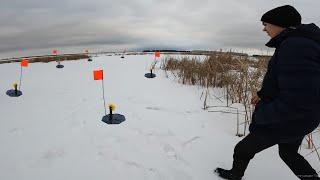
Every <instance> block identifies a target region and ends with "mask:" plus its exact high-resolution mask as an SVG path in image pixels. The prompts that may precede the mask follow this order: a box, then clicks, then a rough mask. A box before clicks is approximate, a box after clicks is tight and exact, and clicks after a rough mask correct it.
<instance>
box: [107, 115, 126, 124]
mask: <svg viewBox="0 0 320 180" xmlns="http://www.w3.org/2000/svg"><path fill="white" fill-rule="evenodd" d="M125 120H126V118H125V117H124V115H121V114H112V117H110V114H108V115H106V116H103V118H102V121H103V122H105V123H107V124H120V123H122V122H123V121H125Z"/></svg>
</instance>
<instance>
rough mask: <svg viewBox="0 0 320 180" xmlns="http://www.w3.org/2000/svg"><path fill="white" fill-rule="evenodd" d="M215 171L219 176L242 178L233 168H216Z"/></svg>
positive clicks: (230, 179) (234, 179)
mask: <svg viewBox="0 0 320 180" xmlns="http://www.w3.org/2000/svg"><path fill="white" fill-rule="evenodd" d="M214 172H215V173H217V174H218V176H219V177H221V178H223V179H227V180H241V177H237V176H235V175H233V174H232V170H226V169H222V168H217V169H215V170H214Z"/></svg>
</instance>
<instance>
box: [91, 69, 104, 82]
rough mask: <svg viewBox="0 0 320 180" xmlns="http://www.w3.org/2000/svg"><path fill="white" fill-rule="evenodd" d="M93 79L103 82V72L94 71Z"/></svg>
mask: <svg viewBox="0 0 320 180" xmlns="http://www.w3.org/2000/svg"><path fill="white" fill-rule="evenodd" d="M93 79H94V80H102V79H103V70H96V71H93Z"/></svg>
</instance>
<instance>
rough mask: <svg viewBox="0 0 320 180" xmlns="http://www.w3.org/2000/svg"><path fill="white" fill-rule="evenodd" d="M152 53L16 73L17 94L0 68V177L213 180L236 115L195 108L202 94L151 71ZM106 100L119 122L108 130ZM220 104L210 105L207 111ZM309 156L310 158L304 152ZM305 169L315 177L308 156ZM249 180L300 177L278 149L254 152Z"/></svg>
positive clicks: (6, 67) (6, 68)
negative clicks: (97, 73) (100, 76)
mask: <svg viewBox="0 0 320 180" xmlns="http://www.w3.org/2000/svg"><path fill="white" fill-rule="evenodd" d="M152 61H153V56H151V55H137V56H133V55H132V56H126V57H125V59H121V58H120V57H119V56H105V55H101V56H99V57H94V58H93V62H87V60H86V59H84V60H79V61H67V62H62V64H63V65H64V66H65V68H63V69H57V68H56V67H55V66H56V63H55V62H51V63H32V64H29V67H28V68H24V69H23V83H22V87H21V88H22V89H21V90H22V92H23V95H22V96H21V97H19V98H11V97H9V96H7V95H6V94H5V92H6V91H7V90H9V89H12V84H13V83H14V82H18V80H19V73H20V66H19V64H18V63H11V64H0V92H1V94H0V107H1V108H0V123H1V125H0V179H1V180H63V179H68V180H88V179H92V180H129V179H130V180H218V179H219V178H218V177H216V176H215V175H214V174H213V173H212V170H213V169H214V168H215V167H217V166H220V167H226V168H229V167H231V164H232V154H233V148H234V145H235V144H236V143H237V142H238V141H239V140H241V138H239V137H236V136H235V129H236V118H235V115H233V114H223V113H212V112H208V111H204V110H202V109H201V107H202V100H200V95H201V92H202V89H201V88H198V87H195V86H186V85H181V84H179V83H177V82H175V81H173V80H172V79H170V78H166V76H165V73H164V72H163V71H161V70H159V69H158V70H156V72H155V73H156V74H157V77H156V78H154V79H147V78H145V77H144V74H145V73H148V70H147V69H148V68H147V67H148V66H149V65H150V64H151V62H152ZM100 68H102V69H104V76H105V79H104V83H105V97H106V103H107V104H108V103H111V102H112V103H115V104H116V105H117V109H116V113H119V114H123V115H125V117H126V121H125V122H123V123H122V124H120V125H108V124H105V123H103V122H102V121H101V119H102V117H103V116H104V109H103V99H102V90H101V81H94V80H93V77H92V76H93V73H92V71H93V70H96V69H100ZM215 103H216V105H219V102H214V101H213V100H212V102H211V104H215ZM305 153H307V151H305ZM308 160H309V162H311V163H312V165H313V167H315V168H316V169H317V170H319V167H318V166H319V163H318V161H317V158H316V156H315V155H311V156H308ZM245 179H246V180H257V179H259V180H270V179H275V180H277V179H286V180H295V179H297V178H296V177H295V176H294V175H293V173H291V171H290V169H289V168H288V167H286V165H285V164H284V163H283V162H282V161H281V159H280V157H279V156H278V152H277V146H275V147H273V148H270V149H268V150H266V151H264V152H262V153H260V154H258V155H257V156H256V157H255V158H254V160H253V161H252V162H251V163H250V164H249V167H248V170H247V171H246V175H245Z"/></svg>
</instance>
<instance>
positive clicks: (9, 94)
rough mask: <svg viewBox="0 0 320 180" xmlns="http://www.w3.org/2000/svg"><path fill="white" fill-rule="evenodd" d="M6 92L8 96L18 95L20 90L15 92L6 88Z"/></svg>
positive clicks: (20, 93)
mask: <svg viewBox="0 0 320 180" xmlns="http://www.w3.org/2000/svg"><path fill="white" fill-rule="evenodd" d="M6 94H7V95H8V96H10V97H19V96H21V95H22V92H21V91H19V90H18V91H17V92H15V90H14V89H10V90H8V91H7V92H6Z"/></svg>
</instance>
